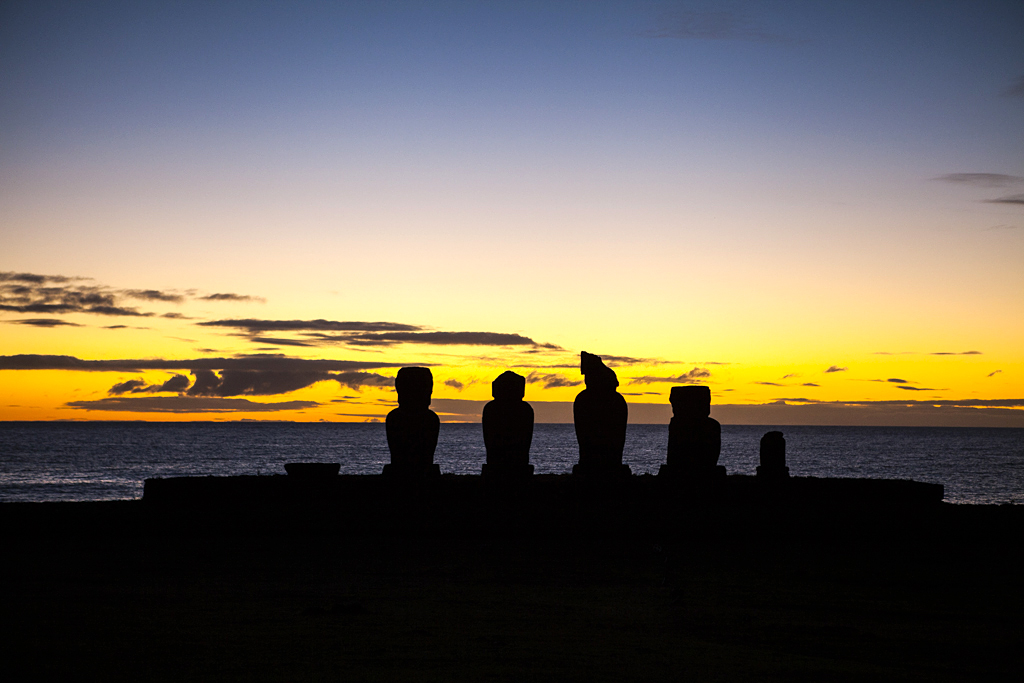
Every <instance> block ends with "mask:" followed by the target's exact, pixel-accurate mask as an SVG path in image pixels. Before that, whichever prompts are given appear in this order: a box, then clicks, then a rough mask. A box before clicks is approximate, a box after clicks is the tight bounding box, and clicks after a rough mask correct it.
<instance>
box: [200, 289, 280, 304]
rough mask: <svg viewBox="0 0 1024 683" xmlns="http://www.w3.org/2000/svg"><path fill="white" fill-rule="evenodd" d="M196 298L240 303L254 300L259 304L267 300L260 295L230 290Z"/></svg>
mask: <svg viewBox="0 0 1024 683" xmlns="http://www.w3.org/2000/svg"><path fill="white" fill-rule="evenodd" d="M197 298H198V299H199V300H200V301H237V302H242V303H245V302H250V301H256V302H259V303H261V304H262V303H266V302H267V300H266V299H264V298H263V297H261V296H249V295H248V294H234V293H232V292H223V293H217V294H207V295H206V296H200V297H197Z"/></svg>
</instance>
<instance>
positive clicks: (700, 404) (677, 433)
mask: <svg viewBox="0 0 1024 683" xmlns="http://www.w3.org/2000/svg"><path fill="white" fill-rule="evenodd" d="M669 401H670V402H671V403H672V421H671V422H669V425H668V457H667V459H666V463H665V465H663V466H662V468H661V471H660V472H659V474H660V475H664V476H672V477H675V476H681V477H686V478H701V477H711V476H721V475H723V474H725V468H724V467H721V466H719V465H718V456H719V454H720V453H721V451H722V425H720V424H719V423H718V420H715V419H714V418H712V417H711V389H709V388H708V387H705V386H683V387H672V391H671V392H670V393H669Z"/></svg>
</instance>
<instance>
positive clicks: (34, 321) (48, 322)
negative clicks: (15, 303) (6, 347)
mask: <svg viewBox="0 0 1024 683" xmlns="http://www.w3.org/2000/svg"><path fill="white" fill-rule="evenodd" d="M4 322H7V323H10V324H11V325H31V326H32V327H62V326H67V327H81V325H79V324H78V323H72V322H68V321H67V320H59V319H57V318H22V319H21V320H5V321H4Z"/></svg>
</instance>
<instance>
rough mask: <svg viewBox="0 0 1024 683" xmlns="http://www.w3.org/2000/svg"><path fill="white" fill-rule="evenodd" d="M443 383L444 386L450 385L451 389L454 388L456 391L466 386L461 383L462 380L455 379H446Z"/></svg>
mask: <svg viewBox="0 0 1024 683" xmlns="http://www.w3.org/2000/svg"><path fill="white" fill-rule="evenodd" d="M444 385H445V386H446V387H451V388H452V389H455V390H456V391H462V390H463V389H465V388H466V385H465V384H463V383H462V382H460V381H459V380H457V379H446V380H445V381H444Z"/></svg>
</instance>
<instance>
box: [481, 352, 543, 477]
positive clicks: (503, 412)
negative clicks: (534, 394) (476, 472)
mask: <svg viewBox="0 0 1024 683" xmlns="http://www.w3.org/2000/svg"><path fill="white" fill-rule="evenodd" d="M525 394H526V378H525V377H523V376H522V375H518V374H516V373H514V372H512V371H511V370H506V371H505V372H503V373H501V374H500V375H498V377H497V378H496V379H495V380H494V381H493V382H491V396H493V397H494V400H493V401H490V402H489V403H488V404H487V405H485V406H484V412H483V429H484V447H485V448H486V449H487V463H486V464H485V465H484V467H483V474H484V475H485V476H488V477H490V476H495V477H499V478H507V477H515V476H529V475H531V474H533V465H531V464H530V443H531V442H532V441H533V407H531V406H530V404H529V403H527V402H526V401H524V400H523V396H524V395H525Z"/></svg>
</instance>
